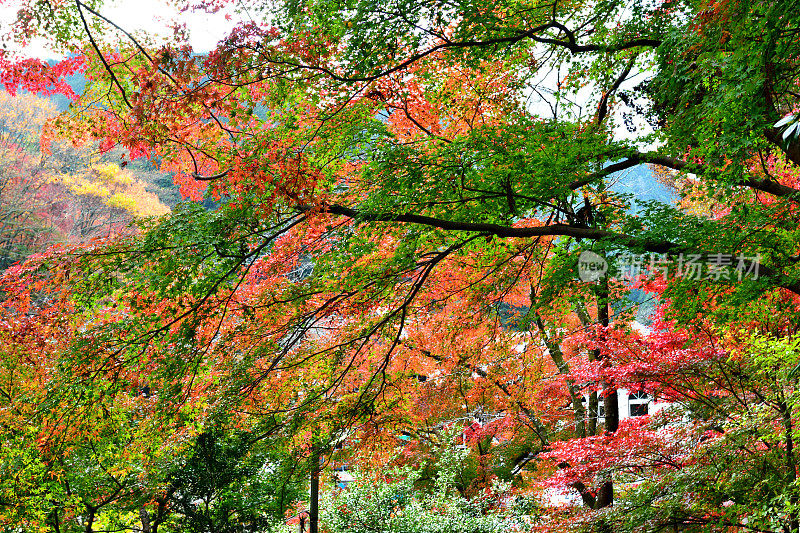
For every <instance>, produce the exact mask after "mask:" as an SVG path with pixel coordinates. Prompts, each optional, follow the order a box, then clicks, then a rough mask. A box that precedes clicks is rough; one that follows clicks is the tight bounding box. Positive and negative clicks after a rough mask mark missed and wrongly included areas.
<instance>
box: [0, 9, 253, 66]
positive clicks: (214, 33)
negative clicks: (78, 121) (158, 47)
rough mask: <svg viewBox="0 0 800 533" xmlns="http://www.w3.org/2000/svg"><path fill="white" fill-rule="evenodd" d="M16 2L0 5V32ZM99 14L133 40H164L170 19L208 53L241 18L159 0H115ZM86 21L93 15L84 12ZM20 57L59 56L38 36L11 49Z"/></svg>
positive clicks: (169, 31)
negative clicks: (181, 25)
mask: <svg viewBox="0 0 800 533" xmlns="http://www.w3.org/2000/svg"><path fill="white" fill-rule="evenodd" d="M18 9H19V3H17V2H10V3H8V4H5V5H2V6H0V34H5V33H7V32H8V31H9V26H10V25H11V24H12V23H13V22H14V19H15V18H16V14H17V10H18ZM98 11H99V13H100V14H101V15H103V16H104V17H106V18H108V19H109V20H110V21H111V22H113V23H115V24H117V25H118V26H119V27H120V28H122V29H124V30H125V31H127V32H129V33H131V34H132V35H133V36H134V37H136V38H137V39H139V38H141V39H142V40H147V41H149V42H152V41H153V39H154V38H155V39H164V40H167V39H169V38H171V37H172V29H171V28H170V24H171V23H172V22H173V21H178V22H183V23H186V27H187V28H188V35H189V43H190V44H191V46H192V48H193V49H194V51H195V52H208V51H209V50H212V49H214V48H215V47H216V44H217V43H218V42H219V41H220V40H221V39H223V38H224V37H226V36H227V35H228V34H229V33H230V31H231V29H232V28H233V27H234V26H235V25H236V23H237V22H238V21H240V20H242V15H240V14H237V13H235V12H233V11H232V10H222V11H219V12H217V13H205V12H185V13H179V12H178V10H177V9H176V7H175V6H174V5H171V4H169V3H166V2H164V1H162V0H117V1H116V2H113V3H109V4H107V5H104V6H103V7H101V8H100V9H99V10H98ZM84 14H85V16H86V17H87V20H89V19H92V18H94V15H92V14H91V13H88V12H84ZM105 26H107V28H108V30H107V32H106V31H104V32H103V34H102V35H95V39H96V40H101V39H103V36H104V35H105V36H111V35H116V33H115V31H114V28H113V27H112V26H110V25H108V24H105ZM13 51H14V52H17V53H18V54H19V55H21V56H24V57H38V58H41V59H59V58H62V57H63V55H62V54H60V53H58V52H57V51H55V50H54V49H53V48H52V46H50V45H49V42H48V40H47V39H43V38H38V39H35V40H33V41H32V42H31V43H30V44H29V45H28V46H25V47H24V48H21V49H16V50H13Z"/></svg>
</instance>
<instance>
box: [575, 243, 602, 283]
mask: <svg viewBox="0 0 800 533" xmlns="http://www.w3.org/2000/svg"><path fill="white" fill-rule="evenodd" d="M606 272H608V261H606V260H605V258H604V257H603V256H601V255H599V254H596V253H594V252H592V251H590V250H584V251H582V252H581V255H580V256H579V257H578V277H580V278H581V281H597V280H599V279H600V278H602V277H603V276H605V275H606Z"/></svg>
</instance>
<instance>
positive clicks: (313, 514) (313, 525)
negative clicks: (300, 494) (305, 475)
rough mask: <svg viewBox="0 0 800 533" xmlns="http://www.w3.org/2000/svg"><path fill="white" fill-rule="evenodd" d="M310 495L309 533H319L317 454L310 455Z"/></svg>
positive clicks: (313, 452) (315, 452)
mask: <svg viewBox="0 0 800 533" xmlns="http://www.w3.org/2000/svg"><path fill="white" fill-rule="evenodd" d="M311 469H312V470H311V495H310V498H309V505H308V515H309V523H310V524H309V525H310V528H309V531H310V533H319V452H317V451H312V453H311Z"/></svg>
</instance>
